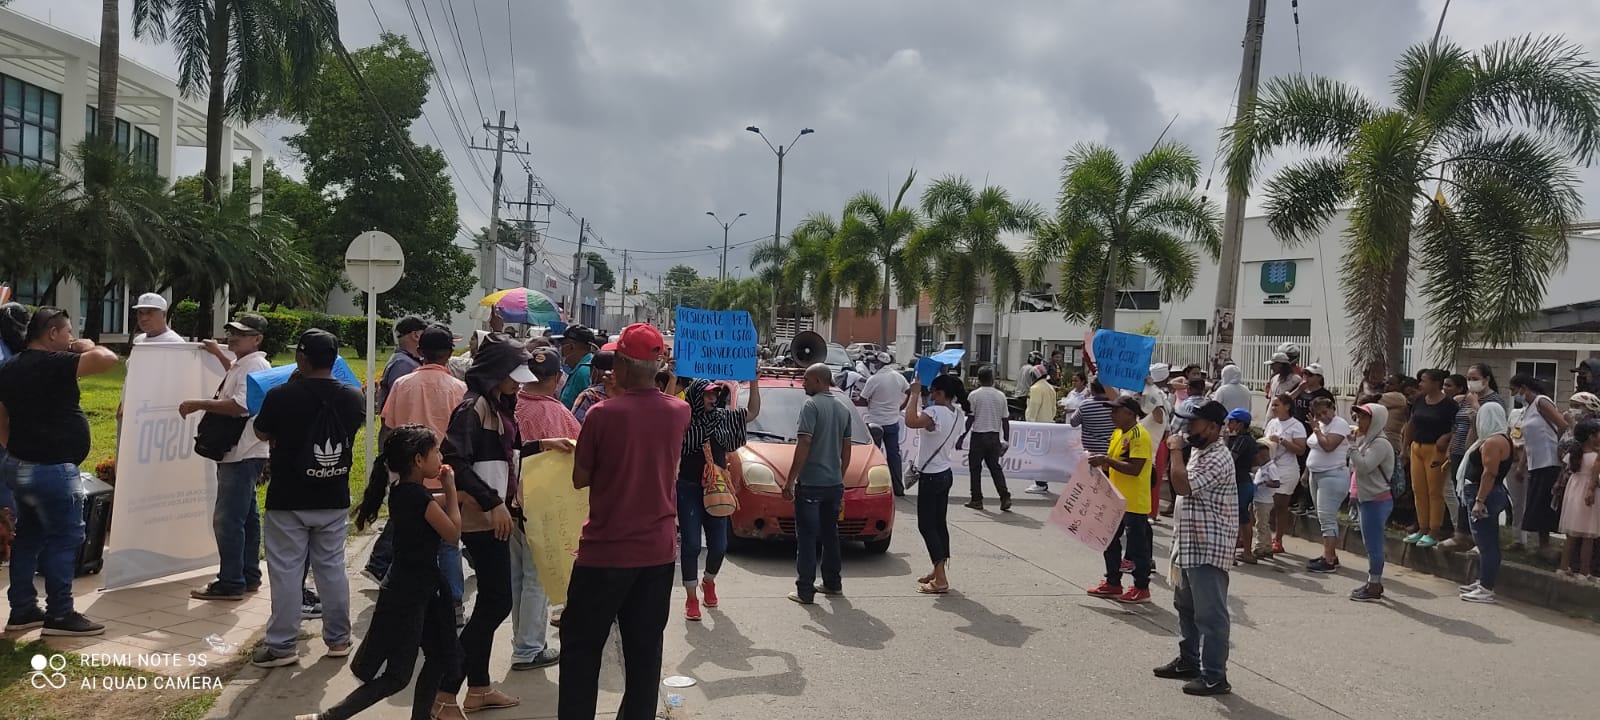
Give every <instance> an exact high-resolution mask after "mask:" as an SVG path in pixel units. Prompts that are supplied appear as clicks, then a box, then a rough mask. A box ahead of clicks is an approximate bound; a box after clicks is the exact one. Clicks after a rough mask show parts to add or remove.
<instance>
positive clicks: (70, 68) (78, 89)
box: [57, 57, 89, 169]
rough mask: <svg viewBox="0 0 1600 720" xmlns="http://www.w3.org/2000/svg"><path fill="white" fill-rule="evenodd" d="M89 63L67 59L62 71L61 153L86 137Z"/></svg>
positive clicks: (80, 59)
mask: <svg viewBox="0 0 1600 720" xmlns="http://www.w3.org/2000/svg"><path fill="white" fill-rule="evenodd" d="M88 85H89V61H88V60H85V59H84V58H81V57H68V58H67V61H66V65H65V66H64V68H63V70H62V80H61V128H60V130H61V134H60V136H59V138H60V139H59V140H58V141H57V142H58V143H59V144H60V148H61V153H62V155H65V154H66V153H68V152H70V151H72V150H74V149H76V148H77V147H78V143H81V142H83V139H84V138H85V137H87V133H88V128H87V126H86V125H85V123H84V120H85V118H84V115H86V114H87V113H88V108H89V87H88ZM70 166H71V163H66V162H63V163H61V168H62V169H66V168H68V167H70Z"/></svg>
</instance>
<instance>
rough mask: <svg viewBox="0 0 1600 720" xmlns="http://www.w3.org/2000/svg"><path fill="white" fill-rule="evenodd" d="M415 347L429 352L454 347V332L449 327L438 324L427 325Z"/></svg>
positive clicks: (452, 348)
mask: <svg viewBox="0 0 1600 720" xmlns="http://www.w3.org/2000/svg"><path fill="white" fill-rule="evenodd" d="M417 349H418V350H424V351H429V352H438V351H440V350H454V349H456V337H455V333H452V332H450V328H448V327H445V326H443V325H439V324H433V325H429V326H427V327H426V328H423V330H422V337H421V338H420V339H418V340H417Z"/></svg>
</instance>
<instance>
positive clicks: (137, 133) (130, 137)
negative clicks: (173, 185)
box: [83, 107, 161, 170]
mask: <svg viewBox="0 0 1600 720" xmlns="http://www.w3.org/2000/svg"><path fill="white" fill-rule="evenodd" d="M83 122H84V133H85V135H86V136H87V137H94V135H95V131H96V130H97V129H98V128H99V125H100V111H98V110H96V109H94V108H92V107H86V108H84V110H83ZM116 134H117V147H118V148H120V149H121V150H122V151H123V152H125V153H128V154H129V155H130V156H132V158H133V160H134V161H135V162H139V163H143V164H144V165H145V167H147V168H149V169H150V170H155V169H156V162H157V160H159V159H160V156H161V143H160V140H159V139H158V138H157V137H156V136H155V134H154V133H149V132H145V131H144V130H142V129H140V128H137V127H134V126H133V124H132V123H129V122H128V121H127V120H123V119H121V118H118V119H117V130H116Z"/></svg>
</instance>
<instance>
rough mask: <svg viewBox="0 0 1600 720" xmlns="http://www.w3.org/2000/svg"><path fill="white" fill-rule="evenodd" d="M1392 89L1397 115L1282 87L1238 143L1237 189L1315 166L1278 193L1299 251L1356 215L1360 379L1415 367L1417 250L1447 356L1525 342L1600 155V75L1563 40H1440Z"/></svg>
mask: <svg viewBox="0 0 1600 720" xmlns="http://www.w3.org/2000/svg"><path fill="white" fill-rule="evenodd" d="M1391 87H1392V90H1393V93H1394V97H1393V99H1392V101H1391V103H1392V104H1391V105H1390V106H1388V107H1385V106H1382V105H1380V104H1378V103H1377V102H1374V101H1372V100H1369V99H1368V98H1366V97H1364V96H1363V95H1362V94H1361V93H1360V92H1359V91H1357V90H1356V89H1355V88H1353V87H1350V86H1348V85H1345V84H1343V83H1340V82H1337V81H1334V80H1330V79H1327V78H1322V77H1314V76H1312V77H1306V76H1298V75H1297V76H1292V77H1283V78H1276V79H1274V80H1271V81H1269V82H1268V83H1266V85H1265V86H1264V87H1263V88H1262V91H1261V94H1260V97H1259V98H1258V99H1257V100H1256V102H1255V104H1254V106H1252V107H1247V108H1245V109H1244V110H1243V111H1242V112H1240V113H1239V119H1238V121H1236V122H1235V123H1234V124H1233V126H1232V127H1230V128H1228V130H1227V131H1226V133H1225V140H1226V142H1227V153H1228V157H1227V163H1228V182H1229V185H1230V187H1232V188H1233V189H1235V190H1238V191H1244V190H1247V189H1248V188H1249V186H1250V184H1251V182H1252V181H1253V180H1255V176H1256V174H1257V172H1258V171H1259V169H1260V166H1261V163H1262V161H1263V160H1264V159H1265V157H1266V156H1267V155H1268V154H1269V153H1270V152H1272V151H1273V150H1276V149H1279V148H1284V147H1290V148H1295V149H1299V150H1302V151H1310V152H1312V153H1315V156H1313V157H1311V158H1307V159H1304V160H1298V161H1295V162H1291V163H1290V164H1289V165H1288V166H1286V167H1285V168H1283V169H1282V170H1280V171H1279V172H1278V173H1277V174H1276V175H1274V176H1273V177H1272V178H1271V179H1269V180H1268V181H1267V182H1266V185H1265V187H1264V192H1265V195H1266V199H1265V202H1264V208H1265V210H1266V213H1267V222H1268V225H1269V227H1271V229H1272V231H1273V233H1274V234H1276V235H1277V236H1278V237H1280V238H1283V239H1284V241H1285V242H1287V243H1304V242H1307V241H1309V240H1310V239H1311V238H1312V237H1313V236H1314V235H1315V234H1316V233H1317V232H1318V231H1319V230H1320V229H1321V228H1322V227H1323V226H1324V225H1326V224H1327V222H1328V221H1329V220H1330V219H1331V218H1332V217H1333V216H1334V215H1335V214H1336V212H1337V211H1338V209H1339V208H1341V207H1346V206H1348V207H1349V208H1350V211H1349V225H1348V227H1347V228H1346V229H1345V231H1344V237H1345V249H1344V257H1343V260H1342V264H1341V268H1340V284H1341V286H1342V288H1343V291H1344V300H1345V308H1346V312H1347V313H1348V314H1349V316H1350V317H1351V321H1352V325H1353V327H1352V329H1351V334H1352V337H1353V339H1354V341H1355V346H1356V347H1355V358H1354V359H1355V362H1356V363H1357V365H1363V364H1365V363H1367V362H1369V361H1373V360H1379V361H1386V362H1387V364H1388V366H1389V367H1400V363H1399V360H1400V359H1401V358H1400V349H1401V325H1402V320H1403V317H1404V314H1405V304H1406V285H1407V282H1408V281H1409V280H1410V278H1411V275H1412V266H1411V265H1412V263H1411V259H1412V253H1413V252H1414V251H1415V252H1420V253H1421V256H1422V257H1423V258H1426V260H1427V262H1425V263H1424V266H1423V267H1422V268H1420V270H1421V272H1422V276H1423V283H1422V292H1423V295H1424V297H1425V298H1426V304H1427V318H1428V323H1429V325H1430V326H1431V327H1432V340H1433V347H1434V354H1435V356H1436V357H1438V358H1443V359H1450V360H1453V359H1454V357H1455V354H1456V351H1457V350H1459V349H1460V348H1461V347H1462V346H1463V345H1464V344H1466V343H1467V342H1468V341H1470V340H1474V339H1476V340H1481V341H1484V342H1488V343H1493V344H1499V343H1505V342H1510V341H1512V340H1514V339H1515V337H1516V335H1517V333H1519V332H1520V331H1521V329H1522V327H1523V323H1524V321H1525V320H1526V319H1527V318H1528V317H1529V316H1530V315H1531V314H1533V313H1534V312H1536V311H1537V310H1538V309H1539V305H1540V303H1541V302H1542V300H1543V298H1544V288H1545V282H1546V279H1547V278H1548V277H1549V275H1550V274H1551V273H1552V272H1554V271H1556V270H1557V269H1559V268H1560V267H1561V266H1562V265H1563V264H1564V263H1565V262H1566V258H1567V239H1566V229H1567V227H1568V225H1569V224H1570V223H1572V222H1573V220H1574V219H1575V218H1577V217H1578V213H1579V211H1580V209H1581V204H1582V203H1581V198H1580V196H1579V195H1578V191H1577V177H1576V175H1575V173H1574V171H1573V166H1574V164H1577V163H1584V164H1587V163H1588V162H1589V161H1591V160H1592V159H1593V158H1594V156H1595V152H1596V150H1597V149H1600V72H1597V69H1596V66H1595V64H1594V62H1593V61H1591V60H1590V59H1589V58H1588V57H1587V55H1586V54H1585V52H1584V50H1583V48H1582V47H1581V46H1579V45H1577V44H1574V43H1569V42H1566V41H1564V40H1561V39H1559V38H1549V37H1545V38H1536V37H1531V36H1530V37H1523V38H1518V39H1513V40H1507V41H1503V42H1498V43H1494V44H1491V45H1488V46H1486V47H1484V48H1483V49H1482V50H1479V51H1478V52H1477V53H1469V52H1467V51H1465V50H1463V49H1461V48H1460V47H1457V46H1456V45H1454V44H1452V43H1450V42H1444V43H1439V42H1437V41H1435V42H1434V43H1432V44H1431V45H1428V46H1422V45H1418V46H1415V47H1413V48H1411V49H1410V50H1408V51H1407V52H1406V53H1405V55H1404V56H1402V57H1401V58H1400V60H1399V62H1398V63H1396V67H1395V72H1394V77H1393V80H1392V82H1391ZM1413 243H1415V245H1413Z"/></svg>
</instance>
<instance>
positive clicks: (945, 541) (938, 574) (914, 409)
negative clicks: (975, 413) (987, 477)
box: [906, 375, 967, 595]
mask: <svg viewBox="0 0 1600 720" xmlns="http://www.w3.org/2000/svg"><path fill="white" fill-rule="evenodd" d="M921 394H922V383H920V382H915V383H912V384H911V395H910V401H909V402H907V403H906V427H908V428H911V429H912V430H921V431H922V432H923V435H922V437H921V440H920V441H919V444H918V452H917V455H918V457H917V469H918V474H919V475H920V476H921V478H922V481H921V484H922V487H921V488H920V489H918V490H917V531H918V532H920V533H922V541H923V542H924V543H926V544H927V545H928V555H929V556H930V557H931V558H932V560H933V572H930V573H928V574H927V575H923V576H922V577H920V578H917V592H920V593H925V594H930V595H942V594H944V593H947V592H950V578H949V577H947V576H946V575H945V566H946V564H948V563H949V561H950V525H949V524H948V523H946V522H945V515H946V513H947V512H948V511H949V505H950V486H951V484H952V483H953V482H954V481H955V474H954V472H952V471H951V469H950V450H951V448H954V447H955V444H956V437H957V436H958V435H959V433H960V432H961V428H962V426H963V425H964V423H962V420H961V418H962V415H963V414H964V413H963V412H962V410H961V409H959V408H957V407H956V405H957V403H961V404H962V405H963V406H965V403H966V394H967V389H966V386H964V385H962V384H961V380H960V379H958V378H957V377H956V376H954V375H940V376H938V377H935V378H934V379H933V383H932V385H931V386H930V387H929V388H928V399H929V400H931V401H932V402H931V403H929V404H928V407H926V408H924V407H922V399H921V397H919V396H920V395H921Z"/></svg>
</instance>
